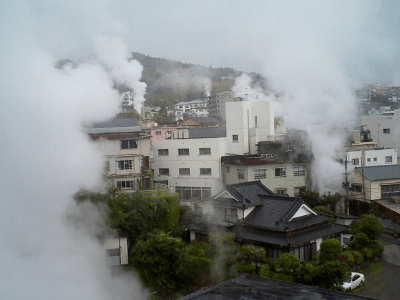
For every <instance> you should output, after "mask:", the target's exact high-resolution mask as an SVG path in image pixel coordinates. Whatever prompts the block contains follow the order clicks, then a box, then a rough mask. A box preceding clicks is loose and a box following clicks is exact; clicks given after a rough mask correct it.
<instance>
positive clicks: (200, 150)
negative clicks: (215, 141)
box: [199, 148, 211, 155]
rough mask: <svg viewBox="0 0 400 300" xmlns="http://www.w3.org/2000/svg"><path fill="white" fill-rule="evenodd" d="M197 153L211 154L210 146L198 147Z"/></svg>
mask: <svg viewBox="0 0 400 300" xmlns="http://www.w3.org/2000/svg"><path fill="white" fill-rule="evenodd" d="M199 155H211V148H199Z"/></svg>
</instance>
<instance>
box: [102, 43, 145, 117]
mask: <svg viewBox="0 0 400 300" xmlns="http://www.w3.org/2000/svg"><path fill="white" fill-rule="evenodd" d="M129 56H130V53H129V51H128V48H127V46H126V45H125V43H123V42H122V41H121V40H120V39H119V38H117V37H101V38H99V39H97V41H96V57H97V58H98V59H99V61H100V62H101V63H103V64H104V65H105V67H106V68H107V69H108V71H109V73H110V76H111V77H112V78H113V79H114V80H115V82H116V83H118V84H120V85H123V86H125V87H129V88H131V89H132V90H133V95H134V97H133V102H134V106H135V109H136V111H137V112H138V113H139V114H140V113H141V108H142V103H143V102H144V100H145V98H144V95H145V93H146V83H144V82H141V81H140V78H141V77H142V72H143V66H142V65H141V64H140V63H139V62H138V61H137V60H134V59H132V60H130V61H129Z"/></svg>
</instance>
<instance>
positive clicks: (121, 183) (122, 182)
mask: <svg viewBox="0 0 400 300" xmlns="http://www.w3.org/2000/svg"><path fill="white" fill-rule="evenodd" d="M127 182H129V184H128V185H127ZM116 186H117V188H121V189H129V188H130V189H132V190H134V189H135V188H136V187H135V181H134V180H118V181H117V182H116Z"/></svg>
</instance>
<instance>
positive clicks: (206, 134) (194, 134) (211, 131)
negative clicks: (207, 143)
mask: <svg viewBox="0 0 400 300" xmlns="http://www.w3.org/2000/svg"><path fill="white" fill-rule="evenodd" d="M188 131H189V139H198V138H220V137H226V127H225V126H220V127H200V128H188Z"/></svg>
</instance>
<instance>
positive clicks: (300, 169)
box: [293, 166, 306, 176]
mask: <svg viewBox="0 0 400 300" xmlns="http://www.w3.org/2000/svg"><path fill="white" fill-rule="evenodd" d="M293 175H294V176H303V175H306V170H305V169H304V166H294V167H293Z"/></svg>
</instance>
